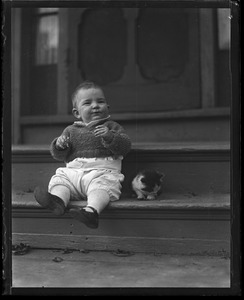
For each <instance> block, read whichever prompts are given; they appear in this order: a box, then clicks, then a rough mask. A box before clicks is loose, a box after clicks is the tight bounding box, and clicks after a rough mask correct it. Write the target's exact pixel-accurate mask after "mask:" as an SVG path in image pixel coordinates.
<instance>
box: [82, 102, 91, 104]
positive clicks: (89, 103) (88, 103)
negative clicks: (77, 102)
mask: <svg viewBox="0 0 244 300" xmlns="http://www.w3.org/2000/svg"><path fill="white" fill-rule="evenodd" d="M90 104H91V102H89V101H86V102H83V103H82V105H90Z"/></svg>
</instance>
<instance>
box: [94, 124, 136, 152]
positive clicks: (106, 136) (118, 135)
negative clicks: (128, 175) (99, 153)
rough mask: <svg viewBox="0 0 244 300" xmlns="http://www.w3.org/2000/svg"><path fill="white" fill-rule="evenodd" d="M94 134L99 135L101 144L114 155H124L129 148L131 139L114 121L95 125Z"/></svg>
mask: <svg viewBox="0 0 244 300" xmlns="http://www.w3.org/2000/svg"><path fill="white" fill-rule="evenodd" d="M94 133H95V135H96V136H101V137H102V141H103V145H104V147H106V148H107V149H109V150H110V151H111V152H112V153H113V154H114V155H122V156H125V155H126V154H127V153H128V152H129V151H130V149H131V141H130V138H129V137H128V135H127V134H126V133H125V132H124V129H123V128H122V127H121V126H120V125H119V124H118V123H116V122H113V121H112V122H108V123H107V124H105V125H100V126H97V127H96V129H95V131H94Z"/></svg>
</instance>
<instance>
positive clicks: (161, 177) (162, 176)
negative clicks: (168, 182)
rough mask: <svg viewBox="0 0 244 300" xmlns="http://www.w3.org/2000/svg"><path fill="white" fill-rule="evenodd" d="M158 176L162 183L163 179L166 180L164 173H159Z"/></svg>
mask: <svg viewBox="0 0 244 300" xmlns="http://www.w3.org/2000/svg"><path fill="white" fill-rule="evenodd" d="M158 174H159V176H160V181H161V182H162V181H163V179H164V177H165V175H164V173H161V172H158Z"/></svg>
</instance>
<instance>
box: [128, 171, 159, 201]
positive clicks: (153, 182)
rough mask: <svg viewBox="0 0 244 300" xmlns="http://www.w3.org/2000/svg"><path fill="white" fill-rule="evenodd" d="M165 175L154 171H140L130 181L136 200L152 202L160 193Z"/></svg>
mask: <svg viewBox="0 0 244 300" xmlns="http://www.w3.org/2000/svg"><path fill="white" fill-rule="evenodd" d="M164 177H165V175H164V174H163V173H161V172H159V171H156V170H142V171H139V172H138V173H137V175H136V176H135V177H134V179H133V180H132V184H131V185H132V189H133V191H134V192H135V193H136V195H137V199H139V200H143V199H147V200H154V199H156V198H157V196H158V195H159V194H160V193H161V192H162V182H163V178H164Z"/></svg>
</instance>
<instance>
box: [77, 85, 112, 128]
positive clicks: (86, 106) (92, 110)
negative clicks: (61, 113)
mask: <svg viewBox="0 0 244 300" xmlns="http://www.w3.org/2000/svg"><path fill="white" fill-rule="evenodd" d="M72 103H73V109H72V112H73V115H74V116H75V117H76V118H77V119H81V120H82V121H83V122H84V123H89V122H91V121H95V120H100V119H104V118H107V117H108V116H109V105H108V104H107V101H106V99H105V96H104V93H103V90H102V88H101V87H100V86H98V85H97V84H95V83H94V82H91V81H85V82H83V83H81V84H80V85H78V87H77V88H76V89H75V91H74V93H73V95H72Z"/></svg>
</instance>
